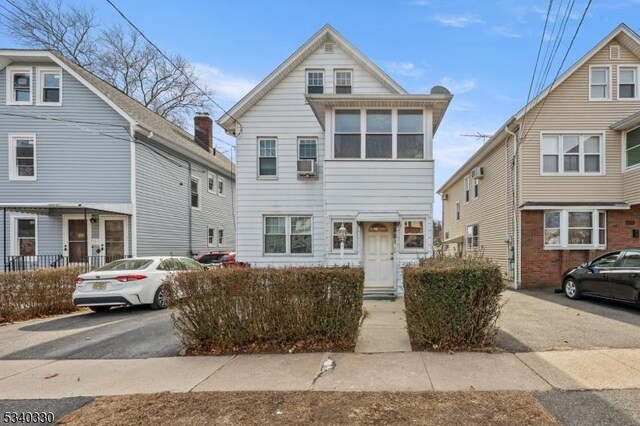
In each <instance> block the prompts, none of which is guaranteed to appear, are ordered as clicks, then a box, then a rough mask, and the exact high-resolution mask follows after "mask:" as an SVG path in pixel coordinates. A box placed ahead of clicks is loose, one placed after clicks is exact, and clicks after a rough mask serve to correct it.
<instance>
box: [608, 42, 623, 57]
mask: <svg viewBox="0 0 640 426" xmlns="http://www.w3.org/2000/svg"><path fill="white" fill-rule="evenodd" d="M609 59H620V46H618V45H617V44H612V45H611V46H609Z"/></svg>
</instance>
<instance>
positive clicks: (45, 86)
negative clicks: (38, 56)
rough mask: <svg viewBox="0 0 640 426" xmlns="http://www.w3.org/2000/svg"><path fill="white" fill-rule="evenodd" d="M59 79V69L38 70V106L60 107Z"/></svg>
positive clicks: (60, 74)
mask: <svg viewBox="0 0 640 426" xmlns="http://www.w3.org/2000/svg"><path fill="white" fill-rule="evenodd" d="M61 77H62V72H61V70H60V69H48V68H42V69H41V68H38V84H39V86H40V87H39V89H38V97H37V103H38V104H47V105H60V102H61V101H62V99H61V97H60V88H61V86H62V83H61V80H62V78H61Z"/></svg>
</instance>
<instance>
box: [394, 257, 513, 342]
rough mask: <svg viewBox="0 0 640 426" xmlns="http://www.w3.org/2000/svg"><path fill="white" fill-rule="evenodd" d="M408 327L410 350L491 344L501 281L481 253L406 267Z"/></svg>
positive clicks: (498, 304) (428, 261) (500, 273)
mask: <svg viewBox="0 0 640 426" xmlns="http://www.w3.org/2000/svg"><path fill="white" fill-rule="evenodd" d="M404 287H405V296H404V300H405V306H406V314H407V328H408V331H409V337H410V339H411V346H412V347H413V349H414V350H434V349H435V350H455V349H478V348H483V347H488V346H491V345H492V343H493V339H494V337H495V334H496V332H497V327H496V321H497V320H498V317H499V316H500V313H501V310H502V304H501V301H500V295H501V293H502V292H503V291H504V290H505V288H506V287H505V284H504V280H503V277H502V272H501V271H500V267H499V266H498V265H496V264H495V263H493V262H490V261H488V260H484V259H480V258H468V259H460V258H442V259H432V260H427V261H424V262H421V264H420V266H406V267H405V268H404Z"/></svg>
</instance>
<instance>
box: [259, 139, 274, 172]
mask: <svg viewBox="0 0 640 426" xmlns="http://www.w3.org/2000/svg"><path fill="white" fill-rule="evenodd" d="M276 161H277V140H276V139H258V176H261V177H275V176H276V175H277V171H278V170H277V164H276Z"/></svg>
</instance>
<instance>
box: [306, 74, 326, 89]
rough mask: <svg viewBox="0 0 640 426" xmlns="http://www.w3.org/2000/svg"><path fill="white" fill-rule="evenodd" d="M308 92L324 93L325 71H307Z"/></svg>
mask: <svg viewBox="0 0 640 426" xmlns="http://www.w3.org/2000/svg"><path fill="white" fill-rule="evenodd" d="M307 93H310V94H314V93H324V72H323V71H321V70H308V71H307Z"/></svg>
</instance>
